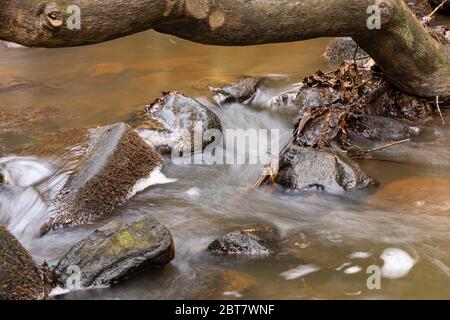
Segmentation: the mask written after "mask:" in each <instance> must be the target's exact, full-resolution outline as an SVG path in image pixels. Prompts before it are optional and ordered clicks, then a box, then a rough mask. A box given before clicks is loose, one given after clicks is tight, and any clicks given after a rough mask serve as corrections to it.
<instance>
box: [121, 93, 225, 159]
mask: <svg viewBox="0 0 450 320" xmlns="http://www.w3.org/2000/svg"><path fill="white" fill-rule="evenodd" d="M130 122H131V124H132V125H134V126H136V127H137V128H136V129H137V132H138V133H139V135H140V136H141V137H142V138H143V139H145V140H146V141H147V142H149V143H150V144H151V145H152V146H153V147H155V148H156V149H157V150H158V151H159V152H161V153H166V154H167V153H171V152H172V150H173V149H175V150H179V151H182V150H190V151H191V152H193V151H194V150H195V145H194V136H195V135H199V136H200V137H202V136H203V134H204V133H205V132H206V131H207V130H213V129H215V130H219V131H222V123H221V121H220V119H219V117H218V116H217V115H216V114H215V113H214V112H213V111H212V110H210V109H209V108H208V107H206V106H205V105H203V104H202V103H200V102H199V101H198V100H196V99H194V98H191V97H187V96H185V95H184V94H182V93H179V92H170V93H166V94H164V96H163V97H161V98H159V99H157V100H156V101H155V102H153V103H152V104H150V105H148V106H147V107H146V108H145V110H144V112H142V113H139V114H137V115H135V116H134V117H133V118H132V119H130ZM202 140H203V139H202ZM200 142H201V143H202V145H201V147H202V148H205V147H206V146H207V145H208V144H209V143H208V142H207V141H200Z"/></svg>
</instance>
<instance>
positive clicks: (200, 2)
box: [0, 0, 450, 100]
mask: <svg viewBox="0 0 450 320" xmlns="http://www.w3.org/2000/svg"><path fill="white" fill-rule="evenodd" d="M70 2H71V5H77V6H79V8H80V9H81V23H82V24H81V28H80V29H79V30H70V29H69V28H68V27H67V25H66V24H65V23H64V22H65V21H66V19H67V18H69V14H68V13H66V11H67V9H66V8H67V1H66V0H55V1H54V2H48V3H46V2H42V1H40V2H36V1H34V0H0V39H3V40H7V41H12V42H17V43H20V44H23V45H26V46H31V47H67V46H79V45H87V44H93V43H98V42H102V41H107V40H111V39H114V38H118V37H123V36H126V35H129V34H132V33H136V32H140V31H143V30H147V29H151V28H153V29H155V30H156V31H159V32H162V33H167V34H172V35H176V36H178V37H181V38H184V39H188V40H192V41H195V42H200V43H205V44H214V45H226V46H233V45H254V44H264V43H276V42H290V41H297V40H306V39H312V38H317V37H330V36H332V37H335V36H351V37H353V38H354V40H355V41H356V42H357V43H358V45H360V46H361V47H362V48H363V49H364V50H365V51H366V52H368V53H369V54H370V55H371V56H372V58H373V59H374V60H375V61H376V62H377V64H378V65H379V66H380V67H381V68H382V69H383V71H384V72H385V75H386V77H387V78H388V79H389V80H390V81H391V82H392V83H393V84H394V85H396V86H397V87H398V88H399V89H401V90H403V91H405V92H406V93H409V94H413V95H417V96H421V97H427V98H435V97H436V96H439V97H440V98H441V99H442V100H450V60H449V58H450V50H449V47H448V46H444V45H442V44H441V43H439V42H438V41H437V40H435V39H434V38H433V37H432V36H430V34H429V33H428V32H427V31H426V30H425V28H424V27H423V26H422V25H421V24H420V22H419V21H418V20H417V19H416V18H415V16H414V15H413V13H412V12H411V11H410V10H409V8H408V7H407V6H406V4H405V3H404V2H403V1H402V0H303V1H292V0H258V1H256V0H129V1H127V2H124V1H122V0H96V1H92V0H72V1H70ZM371 5H377V6H378V7H379V8H380V10H381V28H380V29H373V30H371V29H369V28H368V27H367V21H368V19H369V17H370V15H371V14H370V13H368V7H369V6H371Z"/></svg>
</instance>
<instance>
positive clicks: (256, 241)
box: [208, 226, 274, 257]
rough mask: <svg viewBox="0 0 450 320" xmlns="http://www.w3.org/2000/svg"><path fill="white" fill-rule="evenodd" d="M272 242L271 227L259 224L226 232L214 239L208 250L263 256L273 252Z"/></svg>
mask: <svg viewBox="0 0 450 320" xmlns="http://www.w3.org/2000/svg"><path fill="white" fill-rule="evenodd" d="M273 242H274V231H273V229H272V228H270V227H267V226H262V227H260V226H259V227H255V228H248V229H245V230H241V231H233V232H230V233H227V234H225V235H223V236H221V237H219V238H217V239H216V240H214V241H213V242H212V243H211V244H210V245H209V246H208V250H209V251H211V252H214V253H215V254H220V255H235V256H247V257H265V256H269V255H270V254H272V253H273Z"/></svg>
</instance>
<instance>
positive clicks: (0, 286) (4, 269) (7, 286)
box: [0, 225, 50, 300]
mask: <svg viewBox="0 0 450 320" xmlns="http://www.w3.org/2000/svg"><path fill="white" fill-rule="evenodd" d="M43 279H44V274H43V273H42V271H41V269H40V268H39V267H38V266H37V265H36V263H35V262H34V260H33V258H32V257H31V256H30V255H29V254H28V252H27V250H25V248H24V247H23V246H22V245H21V244H20V243H19V241H17V240H16V238H14V236H13V235H12V234H11V233H10V232H9V231H8V230H7V229H6V228H5V227H3V226H2V225H0V300H38V299H45V298H46V297H47V295H48V293H49V289H50V288H49V287H48V286H47V285H45V282H44V280H43Z"/></svg>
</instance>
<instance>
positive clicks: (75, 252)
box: [55, 215, 175, 287]
mask: <svg viewBox="0 0 450 320" xmlns="http://www.w3.org/2000/svg"><path fill="white" fill-rule="evenodd" d="M174 256H175V249H174V244H173V240H172V236H171V234H170V232H169V231H168V230H167V229H166V227H164V226H163V225H162V224H160V223H159V222H158V221H156V220H155V219H154V218H153V217H151V216H150V215H144V216H141V217H139V218H137V219H135V220H133V221H131V222H118V221H113V222H110V223H108V224H107V225H105V226H103V227H101V228H99V229H97V230H96V231H95V232H94V233H92V234H91V235H90V236H88V237H87V238H86V239H83V240H81V241H80V242H78V243H77V244H76V245H75V246H73V247H72V248H71V249H70V250H69V252H68V253H67V254H66V255H65V256H64V257H63V258H62V259H61V260H60V261H59V263H58V265H57V266H56V269H55V274H56V276H57V278H58V282H59V283H60V284H61V285H62V286H64V287H67V286H68V281H69V280H70V279H69V277H70V276H71V274H72V273H71V272H73V270H72V269H73V268H71V266H72V267H73V266H76V267H77V268H79V270H80V272H81V274H80V285H81V286H82V287H91V286H105V285H110V284H112V283H115V282H118V281H120V280H122V279H125V278H128V277H130V276H132V275H133V274H135V273H137V272H139V271H142V270H146V269H149V268H151V267H155V266H161V265H165V264H167V263H169V262H170V261H171V260H172V259H173V258H174ZM70 285H72V284H69V286H70Z"/></svg>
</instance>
